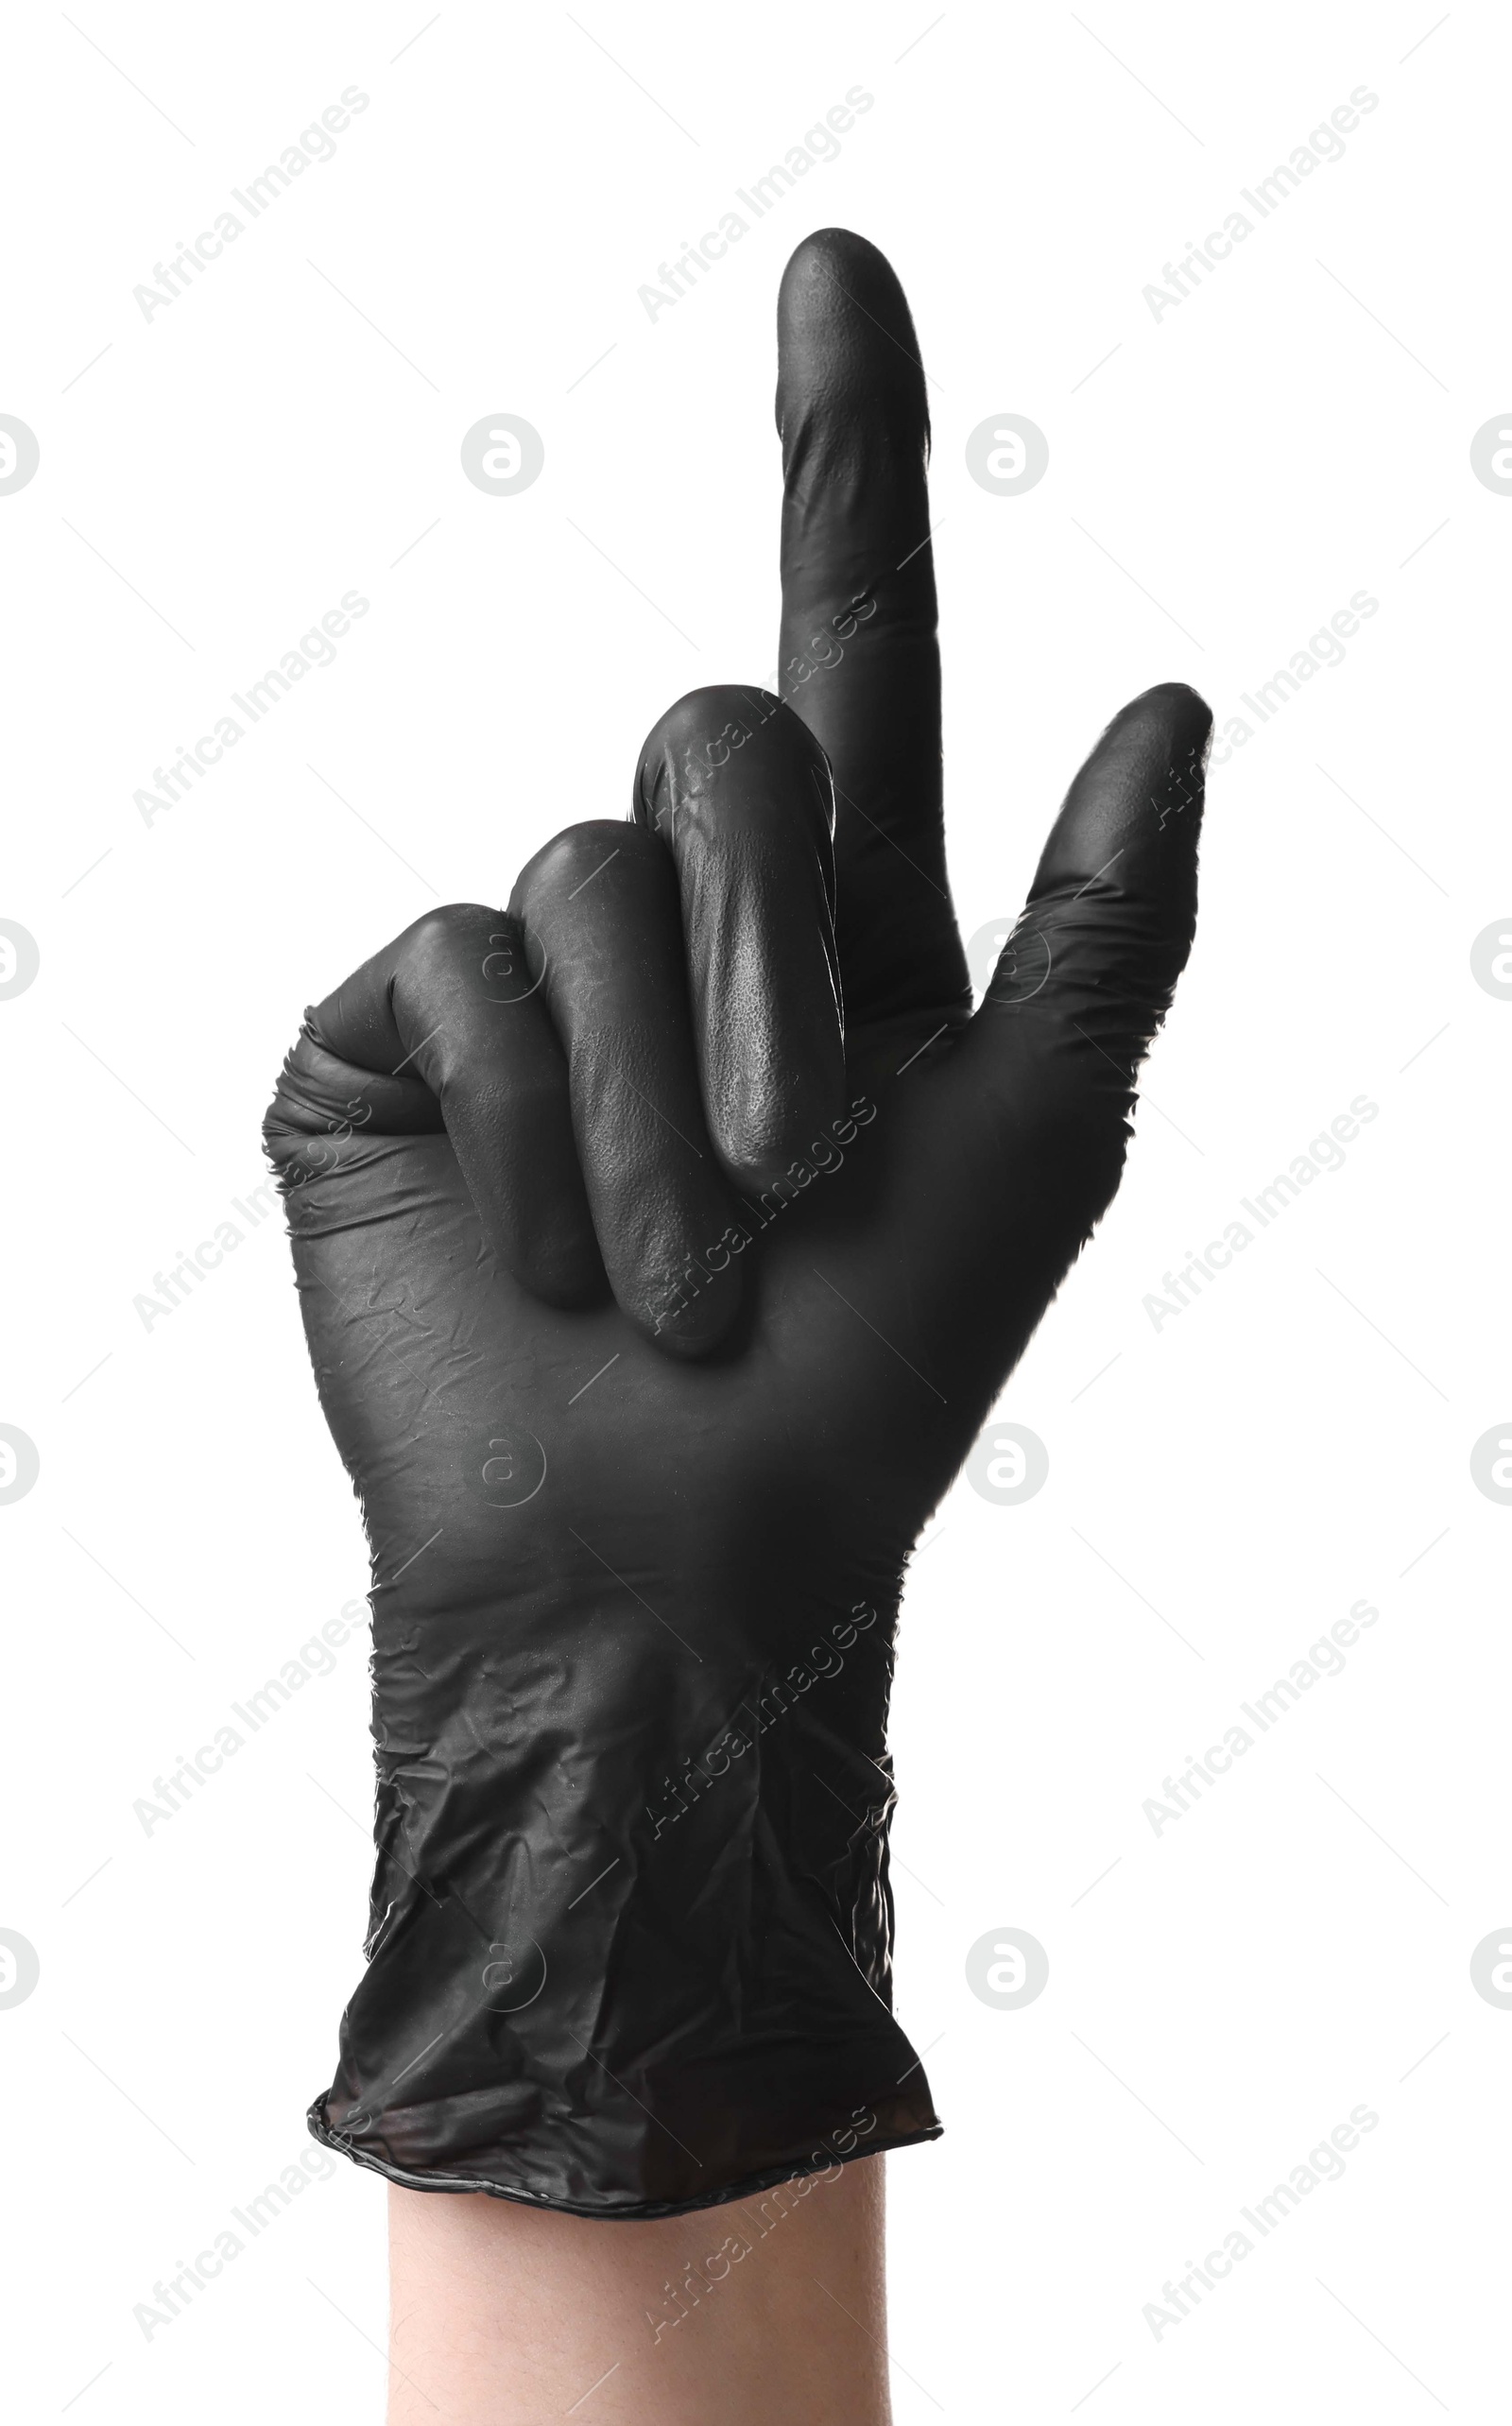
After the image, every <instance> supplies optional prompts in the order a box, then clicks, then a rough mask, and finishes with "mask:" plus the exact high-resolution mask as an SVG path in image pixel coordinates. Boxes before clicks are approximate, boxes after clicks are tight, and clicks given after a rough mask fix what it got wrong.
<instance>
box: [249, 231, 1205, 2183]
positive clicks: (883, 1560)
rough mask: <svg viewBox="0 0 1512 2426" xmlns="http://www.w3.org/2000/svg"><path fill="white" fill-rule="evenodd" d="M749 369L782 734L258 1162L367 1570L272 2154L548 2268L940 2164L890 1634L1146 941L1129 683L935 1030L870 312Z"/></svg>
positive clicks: (902, 570)
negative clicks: (359, 1938)
mask: <svg viewBox="0 0 1512 2426" xmlns="http://www.w3.org/2000/svg"><path fill="white" fill-rule="evenodd" d="M779 323H780V326H779V336H780V353H779V363H780V369H779V385H778V424H779V428H780V430H781V433H782V449H783V463H784V469H785V474H786V493H785V503H784V507H783V517H782V598H783V606H782V669H781V676H780V680H781V684H782V700H781V701H779V700H778V699H776V698H774V697H771V696H770V695H769V694H767V693H765V692H763V691H760V690H755V689H746V688H742V687H740V686H738V685H724V686H717V687H715V688H713V689H710V690H703V691H697V692H695V693H693V694H692V695H691V696H690V697H688V698H685V699H683V700H681V701H680V702H679V704H678V706H677V707H675V708H673V709H672V710H671V711H670V713H669V714H667V715H666V716H664V717H663V718H662V722H661V723H660V724H659V725H658V726H657V727H656V728H655V730H654V731H653V732H652V733H651V735H650V737H649V739H648V741H647V742H646V745H645V748H644V750H643V752H642V755H641V761H640V766H639V768H638V770H637V773H636V778H635V785H634V792H633V799H632V806H631V816H630V821H629V822H628V823H620V822H615V821H612V820H610V819H603V820H593V821H590V822H589V823H586V824H583V825H577V826H573V827H570V828H569V829H568V830H567V831H566V832H565V833H564V834H558V836H557V837H556V839H555V840H553V841H551V842H549V843H547V844H546V845H545V847H544V848H543V849H542V850H541V852H538V853H537V855H536V857H535V858H534V859H532V860H531V862H530V863H529V865H528V866H527V867H526V868H525V869H524V872H523V873H522V875H521V877H520V879H519V881H518V883H517V884H516V886H515V888H514V892H513V894H512V896H511V898H510V902H509V906H508V909H507V911H502V910H497V909H493V908H490V907H484V906H478V905H473V904H463V905H461V906H458V907H455V908H450V909H445V910H438V911H436V912H433V913H431V914H429V915H427V916H426V917H424V918H422V919H421V920H420V921H418V922H417V923H416V924H415V925H413V926H411V927H410V928H408V929H407V930H406V932H405V933H404V935H402V936H401V937H400V938H398V939H397V941H395V942H394V943H391V944H390V945H389V946H388V947H387V950H385V951H383V952H380V953H379V954H378V955H376V956H375V957H374V958H373V959H371V960H369V962H368V963H367V964H366V966H365V967H363V968H362V969H359V970H358V971H357V972H356V974H355V975H354V976H352V977H351V978H349V979H348V980H347V982H346V984H345V985H343V986H340V987H338V988H337V989H336V991H335V993H333V994H331V995H329V996H328V997H327V998H326V1000H325V1001H324V1002H323V1003H321V1004H320V1005H319V1007H318V1008H317V1009H316V1010H314V1011H312V1012H311V1013H310V1014H309V1017H308V1019H307V1020H306V1023H305V1025H304V1028H303V1030H302V1031H301V1037H300V1040H299V1041H298V1043H297V1044H296V1045H295V1047H294V1050H293V1052H292V1053H291V1054H290V1056H289V1058H288V1060H287V1062H286V1063H285V1065H284V1070H283V1077H282V1079H281V1081H280V1084H279V1089H278V1093H277V1095H276V1098H275V1100H274V1103H273V1106H272V1109H271V1110H270V1113H269V1115H268V1122H267V1129H266V1136H267V1141H268V1145H269V1150H270V1152H271V1155H272V1158H273V1160H274V1162H275V1164H276V1166H277V1168H278V1170H279V1173H280V1175H281V1180H282V1185H283V1191H284V1194H285V1197H286V1202H287V1210H288V1219H289V1226H290V1230H291V1232H292V1235H293V1245H294V1259H295V1265H296V1270H297V1274H298V1282H299V1291H300V1299H301V1307H302V1310H303V1316H304V1324H305V1332H306V1336H307V1338H308V1342H309V1348H310V1354H311V1359H312V1361H313V1363H314V1367H315V1371H316V1378H317V1381H318V1385H319V1390H320V1398H321V1403H322V1405H323V1407H324V1410H325V1414H326V1417H327V1419H328V1421H329V1423H330V1425H331V1429H332V1432H333V1434H334V1436H335V1440H336V1444H337V1446H338V1448H339V1450H340V1452H341V1454H342V1457H343V1458H344V1460H345V1462H346V1466H347V1470H348V1471H349V1473H350V1474H351V1476H352V1482H353V1484H354V1486H355V1488H356V1489H357V1491H358V1494H359V1496H360V1498H361V1502H362V1506H363V1511H364V1516H365V1520H366V1523H367V1528H368V1534H369V1542H370V1545H371V1551H372V1561H373V1589H372V1595H371V1599H372V1613H373V1661H372V1674H373V1694H374V1703H373V1707H374V1717H373V1732H374V1736H375V1738H376V1743H377V1766H378V1816H377V1836H378V1863H377V1874H376V1879H375V1883H374V1887H373V1894H372V1910H371V1933H370V1936H369V1944H368V1955H369V1968H368V1970H367V1972H366V1974H365V1976H364V1978H363V1979H362V1982H361V1984H360V1986H359V1987H358V1988H357V1990H356V1993H355V1995H354V1997H353V1999H352V2004H351V2005H350V2006H349V2008H348V2011H347V2013H346V2016H345V2018H344V2021H343V2024H342V2031H341V2049H340V2060H339V2064H338V2067H337V2073H336V2079H335V2086H334V2087H333V2088H332V2089H331V2090H328V2091H327V2092H326V2093H325V2094H324V2095H323V2096H322V2097H320V2098H319V2099H318V2101H317V2103H316V2105H315V2107H314V2108H313V2109H312V2114H311V2126H312V2128H313V2130H314V2131H315V2133H316V2136H317V2137H318V2138H319V2139H322V2140H325V2141H327V2142H330V2143H331V2144H333V2145H335V2146H339V2147H342V2148H344V2149H345V2150H346V2151H347V2152H348V2153H349V2154H350V2155H351V2156H352V2157H353V2158H355V2159H357V2161H358V2162H360V2163H363V2164H367V2165H369V2166H372V2167H373V2168H374V2169H375V2170H376V2171H378V2172H380V2173H383V2174H387V2176H388V2177H390V2178H391V2179H393V2180H396V2181H400V2182H404V2183H407V2184H409V2185H410V2186H412V2187H414V2188H417V2189H432V2190H453V2191H465V2190H487V2191H491V2192H494V2193H496V2194H499V2195H501V2196H505V2197H511V2198H520V2199H528V2200H532V2201H539V2202H541V2203H543V2204H545V2205H548V2206H552V2207H558V2208H565V2209H570V2210H572V2211H576V2212H577V2213H580V2214H586V2215H603V2216H654V2215H664V2214H667V2213H669V2212H674V2211H677V2210H679V2209H681V2208H692V2207H701V2206H707V2205H711V2204H713V2203H715V2202H717V2201H720V2200H723V2199H727V2198H732V2197H736V2196H745V2195H747V2194H749V2193H751V2192H752V2191H754V2190H756V2189H758V2188H763V2187H765V2186H766V2185H768V2184H769V2183H772V2182H775V2181H778V2180H782V2179H785V2178H787V2177H793V2176H797V2175H800V2174H803V2173H805V2172H808V2171H811V2170H816V2169H818V2168H821V2167H828V2166H830V2165H831V2164H833V2162H835V2161H836V2160H837V2159H844V2158H846V2157H849V2156H851V2155H864V2154H869V2153H872V2152H874V2151H876V2150H879V2149H882V2148H887V2147H897V2146H901V2145H903V2144H905V2143H907V2142H911V2141H915V2140H923V2139H929V2138H933V2137H934V2136H935V2135H936V2133H937V2131H938V2129H939V2125H938V2124H937V2123H936V2118H935V2113H934V2108H933V2106H932V2104H931V2101H930V2095H929V2090H928V2086H927V2084H926V2081H925V2078H924V2073H923V2071H922V2069H921V2067H920V2065H919V2059H918V2057H917V2056H915V2054H914V2051H913V2049H912V2048H911V2047H910V2046H909V2044H908V2041H907V2039H905V2038H904V2037H903V2035H902V2032H901V2031H900V2029H899V2028H898V2026H897V2025H896V2023H895V2022H894V2021H893V2019H892V2015H891V2010H890V1995H889V1961H890V1940H891V1901H890V1897H889V1892H888V1885H887V1863H886V1835H887V1826H888V1819H889V1815H890V1811H891V1806H892V1800H893V1782H892V1775H891V1771H890V1769H889V1766H888V1758H887V1750H886V1740H885V1729H886V1714H887V1695H888V1686H889V1682H890V1678H891V1671H892V1643H893V1630H894V1622H895V1618H896V1613H897V1607H898V1599H899V1593H900V1589H901V1586H902V1576H903V1571H904V1567H905V1565H906V1562H907V1559H908V1557H909V1553H910V1549H911V1547H912V1545H913V1543H914V1542H915V1540H917V1538H918V1535H919V1529H920V1527H921V1525H922V1523H923V1522H924V1520H925V1518H926V1516H927V1515H928V1513H929V1511H930V1509H931V1508H932V1507H933V1506H934V1505H935V1504H936V1501H937V1500H938V1499H939V1497H940V1495H941V1493H942V1492H943V1491H944V1490H945V1489H946V1488H947V1486H948V1485H949V1483H950V1482H951V1480H952V1477H953V1476H954V1474H955V1472H956V1471H957V1469H958V1468H959V1466H960V1464H961V1462H962V1460H963V1458H964V1457H965V1455H966V1454H967V1452H968V1450H969V1448H970V1447H971V1442H972V1440H973V1438H974V1437H975V1435H976V1433H977V1432H978V1430H979V1428H980V1426H981V1424H982V1422H983V1420H984V1419H985V1418H986V1416H987V1414H988V1410H989V1409H990V1407H991V1404H992V1402H993V1400H994V1398H995V1397H996V1395H997V1393H998V1391H999V1390H1000V1389H1001V1387H1002V1385H1003V1382H1004V1379H1005V1376H1006V1374H1007V1373H1008V1371H1009V1370H1010V1368H1011V1367H1012V1366H1013V1364H1014V1362H1015V1360H1016V1359H1017V1357H1018V1356H1019V1355H1020V1353H1021V1352H1022V1349H1023V1347H1024V1344H1025V1342H1026V1341H1027V1339H1028V1337H1029V1335H1030V1333H1031V1332H1032V1331H1033V1330H1034V1328H1035V1326H1036V1324H1037V1323H1038V1322H1039V1320H1040V1316H1041V1314H1042V1313H1043V1312H1044V1309H1045V1306H1046V1304H1047V1303H1048V1301H1049V1299H1050V1298H1051V1297H1052V1295H1053V1294H1054V1292H1055V1290H1056V1287H1057V1283H1058V1282H1059V1281H1060V1279H1061V1277H1062V1275H1063V1274H1064V1272H1065V1270H1066V1268H1067V1266H1068V1265H1069V1264H1070V1263H1071V1262H1072V1260H1073V1258H1074V1256H1075V1255H1076V1253H1077V1252H1078V1250H1079V1248H1080V1247H1081V1246H1082V1245H1083V1244H1084V1242H1085V1241H1086V1239H1087V1237H1088V1235H1089V1233H1090V1231H1091V1228H1092V1226H1093V1224H1094V1223H1095V1222H1096V1220H1097V1219H1098V1216H1099V1215H1100V1214H1101V1213H1102V1212H1103V1210H1104V1208H1105V1207H1106V1206H1107V1204H1108V1200H1109V1198H1110V1197H1111V1196H1112V1194H1113V1191H1114V1189H1115V1187H1116V1186H1117V1183H1118V1178H1119V1173H1120V1169H1121V1166H1122V1163H1123V1160H1124V1153H1125V1140H1126V1137H1127V1134H1128V1127H1127V1115H1128V1112H1129V1110H1130V1106H1131V1104H1132V1101H1133V1092H1134V1074H1135V1070H1136V1067H1137V1064H1138V1063H1139V1061H1140V1059H1141V1058H1142V1056H1143V1053H1144V1051H1145V1050H1146V1047H1147V1045H1148V1043H1149V1041H1150V1038H1151V1035H1152V1034H1153V1032H1154V1030H1155V1028H1156V1027H1157V1025H1158V1024H1159V1023H1160V1019H1161V1017H1162V1015H1163V1014H1164V1012H1165V1010H1166V1008H1167V1007H1168V1005H1169V1003H1170V999H1171V992H1172V988H1173V986H1174V984H1175V981H1176V978H1177V974H1178V972H1180V970H1181V968H1182V965H1183V963H1184V962H1185V960H1186V956H1187V953H1188V950H1189V948H1190V944H1191V939H1192V932H1193V923H1194V912H1195V890H1196V886H1195V869H1196V841H1197V825H1198V819H1199V817H1200V814H1201V794H1202V768H1203V762H1204V758H1205V755H1206V748H1207V743H1208V737H1209V731H1210V721H1211V720H1210V717H1209V714H1208V711H1207V709H1206V708H1205V707H1204V705H1203V703H1202V702H1201V700H1200V699H1198V698H1197V697H1196V696H1195V695H1194V693H1193V692H1191V691H1190V690H1187V689H1186V688H1184V687H1183V686H1182V685H1180V684H1176V683H1173V684H1169V685H1163V686H1161V687H1160V688H1159V689H1157V690H1154V691H1150V692H1146V693H1145V694H1144V696H1143V697H1141V698H1139V699H1136V700H1135V701H1134V702H1133V703H1132V705H1130V706H1129V707H1127V708H1125V710H1124V711H1123V713H1122V714H1120V715H1119V716H1117V717H1116V718H1115V719H1114V721H1113V723H1112V724H1111V725H1110V726H1109V727H1108V731H1106V732H1105V733H1104V735H1103V737H1102V739H1101V740H1100V741H1099V742H1098V744H1097V746H1096V748H1094V749H1093V751H1092V753H1091V757H1090V758H1089V759H1088V761H1087V763H1086V765H1085V766H1083V768H1082V770H1081V773H1080V774H1079V775H1078V776H1077V777H1076V780H1075V782H1074V784H1073V785H1072V788H1071V792H1070V795H1069V797H1068V799H1067V800H1066V804H1065V806H1064V808H1063V809H1062V810H1061V813H1060V816H1059V817H1058V819H1057V823H1056V826H1055V829H1054V831H1053V833H1052V834H1051V837H1050V840H1049V843H1048V845H1047V846H1046V849H1045V852H1044V856H1043V858H1042V859H1041V861H1040V870H1039V873H1038V875H1037V877H1036V879H1035V883H1034V887H1033V890H1032V892H1031V894H1030V897H1029V903H1028V906H1027V908H1026V909H1025V911H1024V913H1023V916H1022V920H1021V921H1020V923H1019V925H1018V927H1017V929H1016V930H1015V933H1014V935H1013V937H1012V938H1011V939H1010V941H1009V943H1008V945H1007V947H1006V949H1005V953H1004V955H1003V958H1002V960H1001V962H1000V964H999V968H998V972H997V974H996V977H995V978H994V980H993V983H992V985H991V987H990V988H989V989H988V995H987V999H986V1001H985V1002H984V1004H983V1005H982V1007H981V1008H980V1009H979V1010H978V1011H977V1013H976V1015H975V1017H974V1018H973V1017H972V1015H971V996H970V989H969V987H968V982H967V972H966V966H965V962H964V959H963V956H962V952H961V945H960V941H959V938H958V937H957V934H956V929H955V922H954V916H953V913H952V908H951V902H950V897H949V890H948V886H947V880H946V871H945V849H944V835H943V826H942V819H941V799H940V748H939V715H940V711H939V663H938V652H937V648H936V606H935V578H934V572H933V567H932V559H931V549H930V545H929V542H928V531H929V512H928V504H927V500H926V494H925V476H924V467H925V458H926V454H927V447H928V421H927V414H926V409H925V398H924V382H923V374H922V371H921V370H920V367H919V359H918V348H917V343H916V339H915V336H914V331H913V325H912V322H911V320H910V318H909V314H908V308H907V305H906V303H905V301H904V300H903V296H902V291H901V289H900V287H899V285H898V283H897V280H896V279H895V277H894V276H893V273H892V271H891V269H890V268H889V267H888V265H887V263H886V262H885V260H884V259H883V257H882V255H881V254H880V253H878V252H877V251H876V250H875V249H873V248H872V247H871V246H870V245H868V244H867V243H865V242H864V241H863V240H862V239H861V238H859V237H857V236H853V235H850V234H847V233H845V232H841V231H837V230H829V231H826V232H823V233H821V234H817V235H814V236H811V237H810V238H809V239H808V240H807V242H806V243H804V244H803V245H801V246H800V247H799V250H798V252H797V253H796V254H795V255H794V257H793V260H792V261H791V263H790V264H789V266H788V268H787V271H786V273H785V276H784V278H783V281H782V295H781V301H780V306H779ZM564 715H565V709H564ZM569 741H570V733H569V732H568V731H567V730H566V728H565V725H564V731H563V744H564V748H565V747H566V746H567V745H568V743H569ZM994 814H995V812H994Z"/></svg>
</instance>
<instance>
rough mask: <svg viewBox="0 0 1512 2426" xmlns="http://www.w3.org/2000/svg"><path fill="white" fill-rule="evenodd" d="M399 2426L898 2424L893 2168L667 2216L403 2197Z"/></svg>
mask: <svg viewBox="0 0 1512 2426" xmlns="http://www.w3.org/2000/svg"><path fill="white" fill-rule="evenodd" d="M389 2251H390V2269H389V2284H390V2303H391V2309H390V2313H391V2332H390V2377H389V2386H390V2391H389V2402H390V2405H389V2426H436V2421H437V2419H438V2417H442V2418H444V2419H446V2421H447V2426H526V2421H527V2420H528V2421H531V2426H534V2421H536V2420H539V2419H546V2418H559V2417H574V2418H576V2419H578V2420H580V2421H582V2426H709V2421H710V2420H711V2419H712V2418H715V2417H717V2418H718V2419H719V2421H720V2426H770V2421H771V2420H772V2419H773V2418H774V2417H781V2418H782V2420H783V2426H888V2421H889V2419H890V2417H891V2409H890V2405H889V2402H888V2398H887V2370H886V2360H885V2348H884V2345H885V2339H886V2324H885V2283H884V2269H883V2160H881V2159H878V2158H875V2157H867V2158H858V2159H854V2160H852V2161H851V2162H849V2163H846V2164H839V2163H836V2165H835V2166H834V2167H833V2169H832V2170H831V2171H830V2172H827V2173H822V2174H812V2175H809V2176H808V2177H805V2178H804V2179H802V2180H799V2181H793V2182H788V2183H785V2184H783V2185H782V2186H781V2187H780V2188H779V2189H777V2190H775V2191H769V2192H767V2193H765V2194H764V2195H763V2196H761V2197H760V2198H751V2199H746V2200H740V2201H731V2202H730V2203H729V2204H728V2205H725V2206H720V2207H711V2208H703V2209H699V2210H698V2211H696V2212H695V2213H693V2214H689V2215H679V2216H672V2217H669V2218H667V2219H665V2220H663V2221H661V2222H657V2223H599V2222H596V2221H592V2220H589V2219H586V2218H583V2217H579V2216H574V2215H564V2214H561V2213H558V2212H555V2211H549V2210H543V2209H533V2208H528V2207H524V2206H522V2205H520V2204H518V2203H517V2202H515V2201H512V2200H507V2199H499V2198H490V2197H488V2196H485V2195H479V2194H462V2195H456V2196H452V2195H446V2194H426V2193H421V2192H416V2191H406V2190H400V2189H397V2188H392V2189H390V2192H389Z"/></svg>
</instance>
